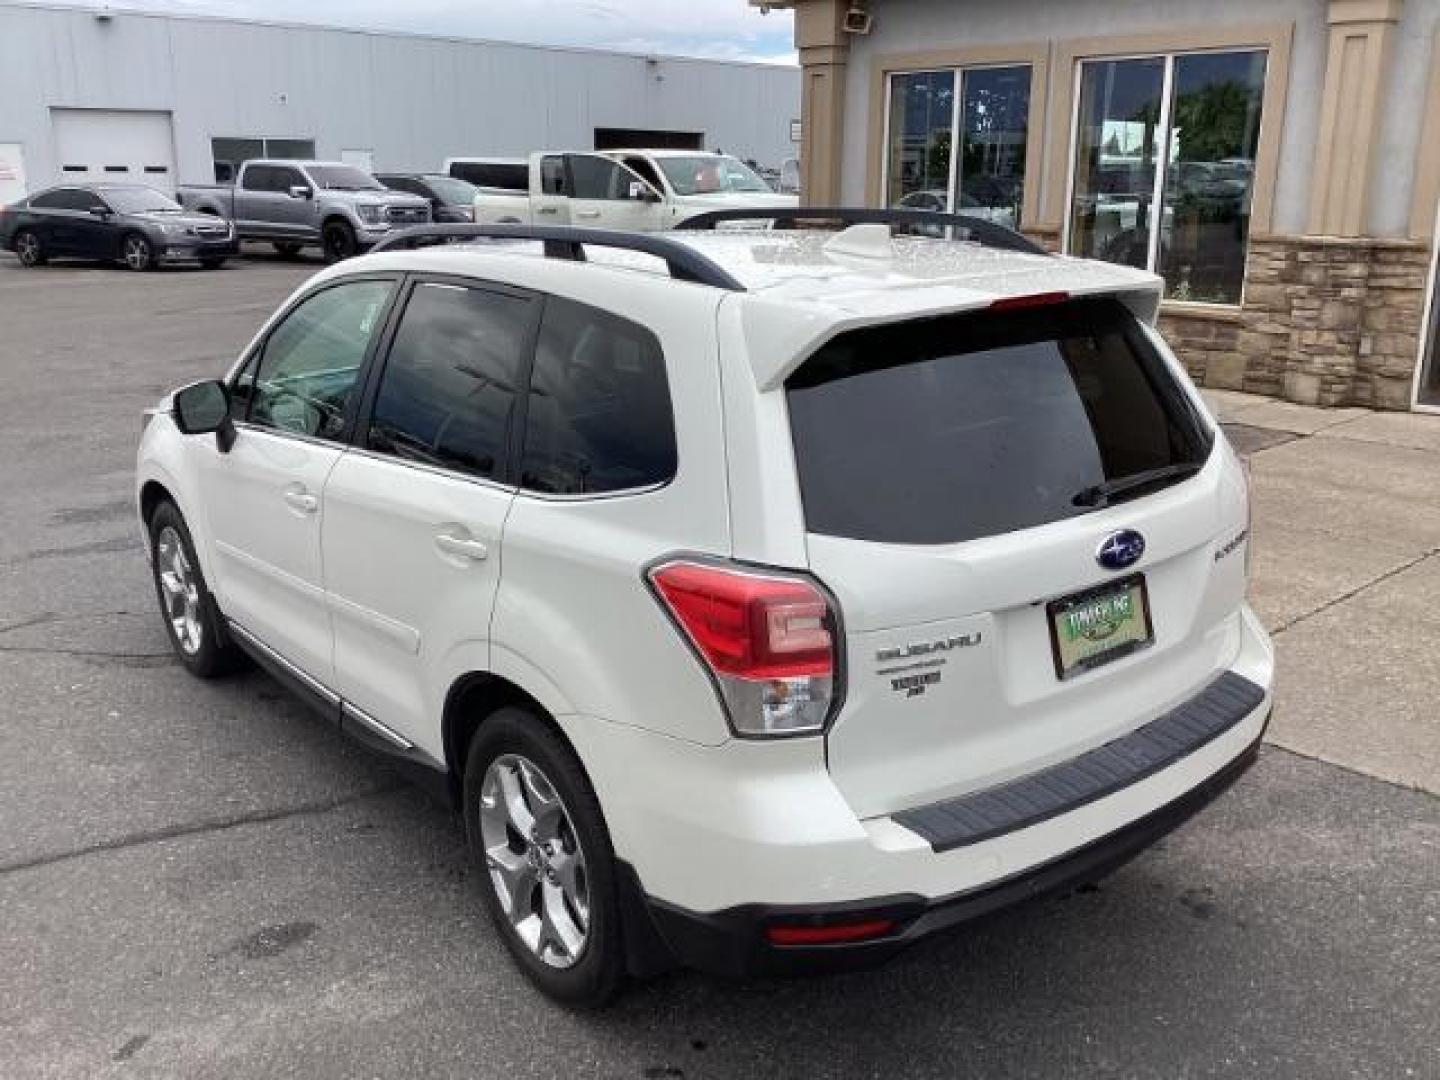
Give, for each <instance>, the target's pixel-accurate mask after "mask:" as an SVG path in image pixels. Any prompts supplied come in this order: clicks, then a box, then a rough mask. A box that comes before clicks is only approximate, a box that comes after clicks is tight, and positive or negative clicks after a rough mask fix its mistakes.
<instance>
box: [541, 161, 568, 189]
mask: <svg viewBox="0 0 1440 1080" xmlns="http://www.w3.org/2000/svg"><path fill="white" fill-rule="evenodd" d="M540 190H541V191H542V192H544V193H545V194H546V195H569V194H570V190H569V185H568V184H566V183H565V159H564V158H563V157H558V156H557V157H544V158H541V159H540Z"/></svg>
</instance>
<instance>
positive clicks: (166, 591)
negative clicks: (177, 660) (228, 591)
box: [155, 525, 205, 656]
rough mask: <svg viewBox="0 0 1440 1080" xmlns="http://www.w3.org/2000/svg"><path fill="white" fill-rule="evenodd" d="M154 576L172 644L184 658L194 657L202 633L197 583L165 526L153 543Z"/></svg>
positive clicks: (173, 533) (181, 548) (182, 549)
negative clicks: (174, 642) (171, 635)
mask: <svg viewBox="0 0 1440 1080" xmlns="http://www.w3.org/2000/svg"><path fill="white" fill-rule="evenodd" d="M155 576H156V577H157V578H158V579H159V581H160V594H161V598H162V601H163V603H164V605H165V617H166V618H167V619H169V620H170V629H171V631H173V632H174V634H175V641H176V643H177V644H178V645H179V646H180V650H181V651H182V652H183V653H185V655H186V656H194V655H195V654H196V653H197V652H199V651H200V646H201V644H202V643H203V641H204V634H205V628H204V625H203V624H202V622H201V620H200V582H199V579H198V578H197V577H196V575H195V571H194V568H192V567H191V565H190V559H189V557H188V556H187V555H186V554H185V545H184V544H183V543H182V542H181V540H180V534H179V533H178V532H176V531H175V530H174V529H173V528H171V527H170V526H168V525H167V526H166V527H165V528H163V529H161V530H160V537H159V540H158V541H157V542H156V544H155Z"/></svg>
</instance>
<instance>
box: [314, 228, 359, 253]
mask: <svg viewBox="0 0 1440 1080" xmlns="http://www.w3.org/2000/svg"><path fill="white" fill-rule="evenodd" d="M320 242H321V245H322V246H323V247H324V250H325V261H326V262H327V263H337V262H341V261H343V260H345V259H348V258H350V257H351V256H353V255H354V254H355V253H356V251H358V250H359V244H357V243H356V241H355V230H354V229H352V228H351V227H350V223H349V222H348V221H332V222H330V223H329V224H327V225H326V226H325V228H324V229H322V230H321V232H320Z"/></svg>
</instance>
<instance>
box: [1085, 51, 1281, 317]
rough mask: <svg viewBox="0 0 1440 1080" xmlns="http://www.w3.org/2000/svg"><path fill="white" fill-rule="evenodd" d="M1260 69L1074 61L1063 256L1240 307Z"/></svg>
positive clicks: (1260, 57) (1248, 62)
mask: <svg viewBox="0 0 1440 1080" xmlns="http://www.w3.org/2000/svg"><path fill="white" fill-rule="evenodd" d="M1265 61H1266V56H1265V53H1264V52H1263V51H1259V50H1245V51H1239V52H1207V53H1195V54H1185V55H1180V56H1157V57H1142V58H1138V59H1126V60H1097V61H1088V62H1085V63H1083V64H1082V65H1081V74H1080V97H1079V102H1078V104H1077V114H1076V138H1075V155H1076V156H1075V170H1074V178H1073V184H1072V188H1071V201H1070V223H1069V233H1068V236H1067V250H1068V251H1069V252H1070V253H1071V254H1074V255H1084V256H1087V257H1091V258H1098V259H1105V260H1108V261H1110V262H1117V263H1123V264H1125V265H1127V266H1134V267H1139V268H1146V269H1151V270H1155V271H1157V272H1158V273H1160V274H1162V275H1163V276H1164V278H1165V295H1166V296H1167V297H1169V298H1170V299H1174V300H1189V301H1196V302H1205V303H1221V304H1237V303H1239V302H1240V290H1241V284H1242V282H1243V280H1244V277H1245V247H1246V240H1247V238H1248V236H1249V231H1250V206H1251V201H1252V195H1253V188H1254V172H1255V153H1256V149H1257V147H1258V145H1259V140H1260V103H1261V98H1262V96H1263V93H1264V85H1265ZM1157 207H1158V208H1159V210H1158V213H1157V210H1156V208H1157Z"/></svg>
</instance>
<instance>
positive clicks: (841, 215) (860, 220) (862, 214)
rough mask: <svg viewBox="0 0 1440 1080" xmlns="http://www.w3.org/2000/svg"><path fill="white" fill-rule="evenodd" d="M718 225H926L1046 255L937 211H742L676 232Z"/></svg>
mask: <svg viewBox="0 0 1440 1080" xmlns="http://www.w3.org/2000/svg"><path fill="white" fill-rule="evenodd" d="M722 221H774V223H775V228H780V229H786V228H788V229H793V228H795V227H796V226H795V223H796V222H797V221H838V222H840V223H842V224H844V225H864V224H871V223H878V224H881V225H929V226H932V227H938V228H953V229H963V230H965V233H966V234H967V237H966V238H967V239H970V240H974V241H975V242H976V243H979V244H982V245H984V246H985V247H993V248H1003V249H1005V250H1006V251H1023V252H1025V253H1026V254H1029V255H1048V254H1050V253H1049V252H1048V251H1046V250H1045V249H1044V248H1043V247H1041V246H1040V245H1039V244H1037V243H1036V242H1035V241H1034V240H1031V239H1030V238H1029V237H1028V236H1026V235H1024V234H1023V233H1018V232H1016V231H1015V230H1014V229H1008V228H1006V227H1005V226H1004V225H997V224H995V222H993V221H986V220H985V219H984V218H979V217H972V216H971V215H969V214H944V213H941V212H940V211H938V210H905V209H898V208H897V209H890V210H876V209H871V208H869V207H859V206H800V207H795V208H793V209H792V208H789V207H786V208H785V209H783V210H780V209H766V208H763V207H758V206H757V207H745V208H743V209H738V210H708V211H706V212H705V213H703V214H696V215H695V216H694V217H692V218H686V219H685V220H684V221H682V222H680V224H678V225H676V226H675V227H676V228H677V229H713V228H715V226H716V225H718V224H719V223H720V222H722Z"/></svg>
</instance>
